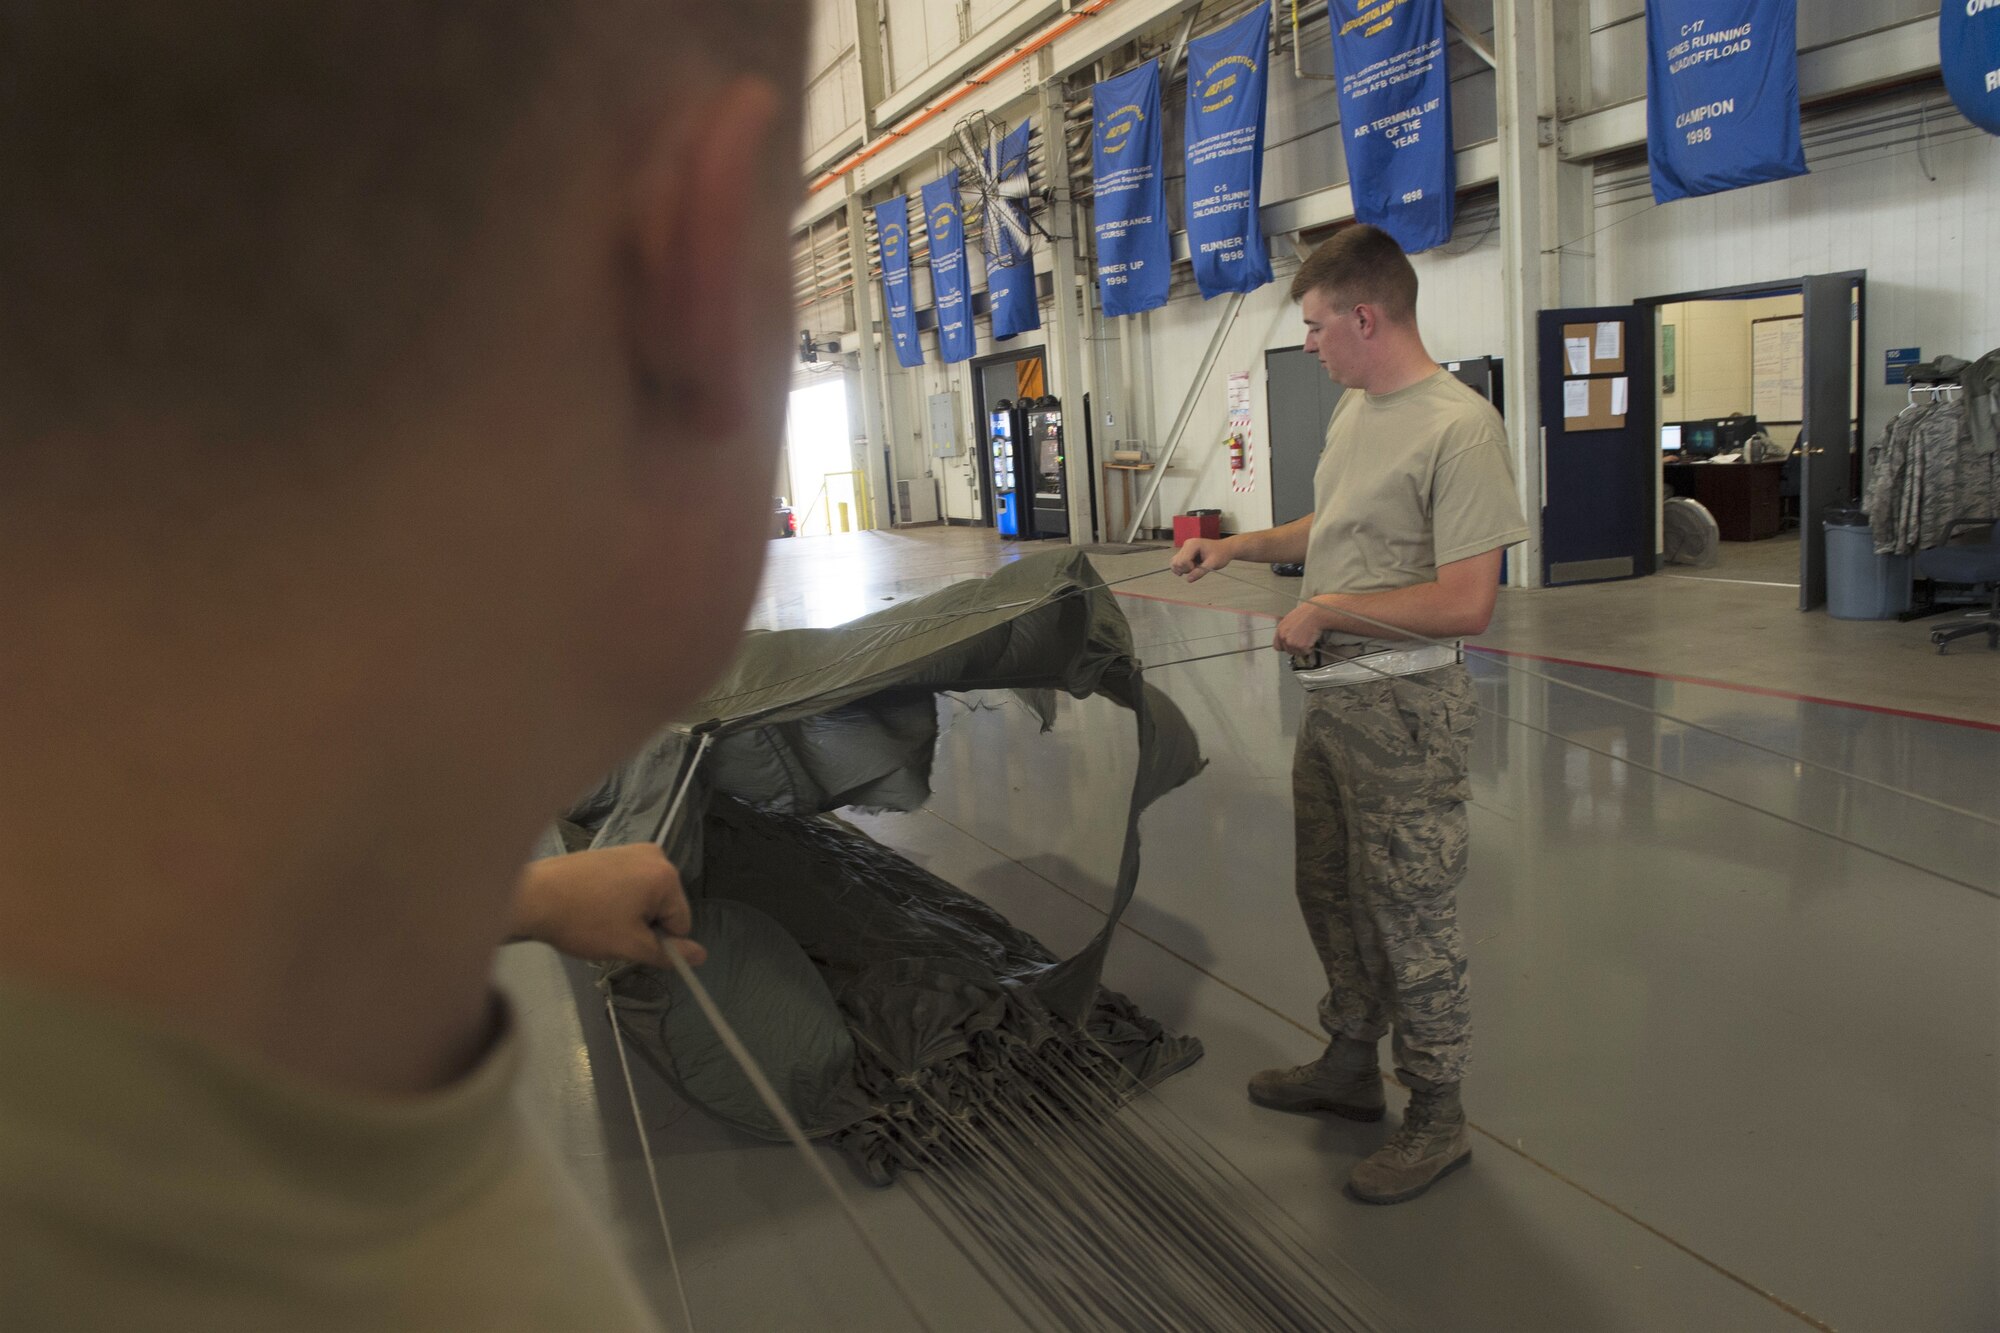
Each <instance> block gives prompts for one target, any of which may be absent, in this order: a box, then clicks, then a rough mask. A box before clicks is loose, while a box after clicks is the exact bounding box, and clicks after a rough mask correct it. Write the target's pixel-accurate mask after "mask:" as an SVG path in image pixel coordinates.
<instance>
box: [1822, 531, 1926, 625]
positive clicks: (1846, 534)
mask: <svg viewBox="0 0 2000 1333" xmlns="http://www.w3.org/2000/svg"><path fill="white" fill-rule="evenodd" d="M1909 609H1910V557H1909V556H1906V555H1877V554H1875V534H1874V533H1873V532H1872V531H1870V530H1869V527H1868V515H1867V513H1866V512H1865V511H1863V510H1860V509H1829V510H1827V511H1826V613H1827V614H1828V615H1830V616H1832V617H1833V618H1834V619H1836V620H1889V619H1892V618H1893V617H1895V616H1897V615H1900V614H1901V613H1902V612H1904V611H1907V610H1909Z"/></svg>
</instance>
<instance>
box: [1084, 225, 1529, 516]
mask: <svg viewBox="0 0 2000 1333" xmlns="http://www.w3.org/2000/svg"><path fill="white" fill-rule="evenodd" d="M1489 221H1490V211H1489V208H1488V207H1487V206H1479V207H1477V208H1476V209H1475V208H1474V207H1473V206H1471V205H1468V206H1467V209H1466V217H1465V218H1464V220H1462V221H1461V223H1460V226H1459V230H1458V233H1457V234H1456V235H1455V236H1454V237H1453V239H1452V242H1451V245H1450V246H1447V247H1443V248H1440V249H1437V250H1433V251H1431V252H1429V253H1427V254H1422V255H1418V256H1416V257H1415V258H1414V260H1413V261H1412V262H1413V263H1414V264H1415V266H1416V269H1417V282H1418V290H1417V324H1418V327H1419V328H1421V329H1422V330H1423V333H1424V339H1425V343H1426V345H1427V346H1428V347H1429V348H1430V350H1431V354H1432V355H1433V356H1435V357H1436V358H1437V359H1438V360H1440V361H1459V360H1469V359H1470V358H1472V357H1477V356H1498V355H1500V351H1501V343H1502V338H1503V330H1502V315H1501V299H1500V248H1499V246H1498V245H1497V244H1496V243H1495V240H1494V235H1493V232H1492V230H1491V228H1490V226H1489ZM1460 250H1462V251H1463V253H1457V251H1460ZM1272 259H1273V264H1272V267H1273V270H1274V272H1275V274H1276V278H1275V280H1274V281H1273V282H1271V283H1270V284H1269V285H1268V286H1265V287H1263V288H1260V289H1259V290H1258V291H1256V292H1254V293H1252V294H1251V295H1250V296H1249V298H1248V299H1247V300H1246V301H1245V302H1244V306H1243V311H1242V313H1241V314H1240V315H1239V316H1238V317H1237V321H1236V327H1235V328H1234V329H1233V330H1232V331H1231V334H1230V337H1229V339H1228V341H1227V342H1226V343H1224V345H1223V349H1222V353H1221V355H1220V356H1219V357H1218V359H1217V361H1216V363H1215V368H1214V370H1213V372H1212V373H1211V374H1210V376H1209V378H1208V381H1207V382H1206V383H1204V384H1202V385H1201V386H1200V389H1199V394H1200V396H1199V399H1198V402H1197V407H1196V413H1195V416H1194V417H1193V419H1192V420H1191V421H1190V423H1189V426H1188V430H1187V433H1186V436H1185V438H1184V439H1183V441H1182V443H1181V446H1180V448H1179V450H1177V451H1176V453H1175V456H1174V459H1173V464H1172V467H1171V470H1170V471H1169V472H1168V474H1167V477H1166V479H1165V480H1164V481H1163V482H1162V483H1161V486H1160V493H1159V499H1158V501H1157V502H1156V504H1155V506H1154V508H1153V509H1152V510H1151V511H1150V512H1149V516H1148V518H1147V526H1149V527H1162V528H1163V527H1167V526H1170V520H1171V516H1172V515H1174V514H1178V513H1185V512H1186V511H1188V510H1189V509H1220V510H1222V514H1223V528H1224V529H1225V530H1226V531H1232V532H1240V531H1248V530H1252V529H1255V528H1261V527H1267V526H1269V525H1270V522H1271V512H1272V510H1271V503H1272V501H1271V489H1270V475H1271V460H1270V441H1271V435H1270V421H1269V416H1270V411H1269V407H1270V405H1269V400H1268V398H1267V396H1266V391H1265V382H1264V353H1265V352H1266V351H1268V350H1272V349H1276V348H1280V347H1297V346H1299V345H1300V343H1301V342H1303V341H1304V337H1305V329H1304V327H1303V326H1302V325H1301V324H1300V323H1299V310H1298V307H1297V306H1296V305H1294V304H1293V303H1292V301H1291V299H1290V297H1289V295H1288V289H1289V287H1290V284H1291V278H1292V274H1293V273H1294V272H1296V271H1297V269H1298V263H1297V261H1296V260H1295V259H1293V258H1292V257H1291V256H1290V255H1288V254H1286V253H1283V252H1282V251H1281V252H1280V253H1278V254H1275V255H1273V256H1272ZM1185 286H1186V291H1185V292H1184V293H1181V294H1178V295H1176V296H1175V297H1174V299H1172V300H1170V301H1169V302H1168V303H1167V304H1166V305H1165V306H1164V307H1162V308H1161V309H1159V310H1156V311H1154V312H1153V313H1152V317H1151V333H1152V336H1151V338H1150V340H1148V342H1147V347H1148V350H1149V351H1150V354H1151V355H1150V359H1151V363H1152V366H1151V369H1152V381H1153V384H1154V386H1155V390H1154V394H1153V400H1152V415H1153V420H1154V421H1155V422H1156V423H1157V432H1156V436H1155V438H1153V439H1151V440H1149V441H1148V442H1149V443H1151V444H1153V445H1155V446H1156V449H1157V447H1158V446H1161V445H1164V444H1165V440H1164V438H1160V437H1164V435H1165V434H1166V432H1167V431H1168V430H1169V429H1170V428H1171V426H1172V424H1173V421H1174V417H1175V415H1176V414H1177V413H1178V412H1179V411H1180V407H1181V404H1182V402H1183V401H1184V399H1185V397H1186V395H1187V392H1188V387H1189V385H1190V383H1191V382H1192V380H1193V377H1194V374H1195V372H1196V371H1197V370H1198V369H1199V368H1200V365H1201V360H1202V355H1203V353H1204V352H1206V351H1207V349H1208V343H1209V338H1210V336H1211V334H1213V332H1214V331H1215V328H1216V321H1217V319H1218V318H1219V314H1220V307H1221V304H1222V302H1221V300H1220V299H1217V300H1215V301H1207V302H1204V301H1203V300H1202V299H1201V295H1200V293H1199V292H1197V291H1196V290H1195V289H1194V287H1193V284H1192V283H1187V284H1185ZM1177 290H1178V289H1177ZM1111 328H1112V331H1113V332H1115V329H1116V324H1115V323H1113V324H1112V326H1111ZM1237 370H1247V371H1249V372H1250V376H1251V380H1250V396H1251V411H1252V436H1253V446H1254V448H1255V449H1256V451H1257V478H1256V486H1255V489H1254V490H1253V491H1252V492H1251V493H1250V494H1247V495H1244V494H1238V493H1236V492H1235V491H1234V490H1233V489H1232V488H1231V485H1230V476H1229V461H1228V456H1227V445H1226V441H1225V439H1224V435H1223V432H1224V428H1225V426H1226V424H1227V421H1228V406H1227V399H1226V395H1227V391H1228V382H1229V374H1230V372H1231V371H1237ZM1120 433H1121V434H1124V433H1125V432H1124V431H1122V430H1121V432H1120Z"/></svg>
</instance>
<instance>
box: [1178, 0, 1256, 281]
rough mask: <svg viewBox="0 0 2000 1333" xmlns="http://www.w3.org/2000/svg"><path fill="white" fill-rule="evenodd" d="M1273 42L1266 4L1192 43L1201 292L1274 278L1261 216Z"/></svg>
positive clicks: (1192, 215) (1190, 140)
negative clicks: (1269, 55)
mask: <svg viewBox="0 0 2000 1333" xmlns="http://www.w3.org/2000/svg"><path fill="white" fill-rule="evenodd" d="M1270 45H1271V11H1270V10H1269V9H1267V8H1265V7H1264V6H1262V5H1259V6H1258V7H1257V8H1256V9H1255V10H1253V11H1251V12H1250V13H1249V14H1246V15H1245V16H1244V17H1243V18H1241V19H1239V20H1237V21H1236V22H1235V23H1232V24H1230V25H1229V26H1228V27H1226V28H1224V29H1223V30H1222V31H1221V32H1217V33H1212V34H1210V35H1209V36H1207V37H1203V38H1201V39H1200V40H1198V41H1192V42H1189V43H1188V48H1187V62H1188V64H1187V67H1188V105H1187V230H1188V253H1189V254H1190V255H1191V256H1192V257H1193V259H1194V280H1195V282H1196V283H1197V284H1199V285H1200V287H1201V294H1202V296H1203V297H1210V296H1215V295H1217V294H1218V293H1221V292H1253V291H1256V290H1257V289H1258V288H1259V287H1262V286H1263V285H1264V284H1265V283H1267V282H1269V281H1270V280H1271V256H1270V253H1269V251H1267V250H1266V249H1265V248H1264V226H1263V222H1262V221H1261V219H1260V218H1259V217H1258V215H1257V200H1258V196H1259V193H1260V191H1261V189H1262V185H1263V181H1264V85H1265V82H1266V80H1267V78H1268V77H1269V74H1268V71H1267V70H1266V69H1265V67H1264V57H1265V54H1266V52H1267V51H1268V50H1269V49H1270Z"/></svg>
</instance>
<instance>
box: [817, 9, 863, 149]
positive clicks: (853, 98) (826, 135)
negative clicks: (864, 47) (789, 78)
mask: <svg viewBox="0 0 2000 1333" xmlns="http://www.w3.org/2000/svg"><path fill="white" fill-rule="evenodd" d="M854 25H855V16H854V0H814V4H813V11H812V33H811V36H810V38H809V39H808V42H807V46H806V108H805V110H806V116H805V150H806V152H805V159H806V165H807V168H808V170H811V169H814V168H817V167H821V166H824V165H825V164H826V162H827V161H828V160H829V159H831V158H834V157H837V156H839V155H840V154H841V153H842V152H844V151H846V150H847V149H849V148H851V147H853V146H854V145H856V144H858V143H859V142H860V141H861V127H862V111H863V101H864V99H863V97H862V90H861V57H860V53H859V52H858V50H857V49H856V44H855V36H856V34H855V26H854Z"/></svg>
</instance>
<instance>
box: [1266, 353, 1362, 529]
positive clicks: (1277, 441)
mask: <svg viewBox="0 0 2000 1333" xmlns="http://www.w3.org/2000/svg"><path fill="white" fill-rule="evenodd" d="M1344 392H1346V391H1345V390H1344V389H1343V388H1341V386H1340V385H1338V384H1335V383H1334V382H1333V381H1332V380H1330V379H1328V378H1327V377H1326V370H1325V368H1324V367H1322V366H1321V365H1320V363H1319V359H1318V358H1317V357H1315V356H1313V355H1312V354H1311V353H1309V352H1307V351H1306V350H1305V349H1304V348H1303V347H1283V348H1279V349H1278V350H1277V351H1274V352H1266V353H1264V393H1265V397H1266V399H1267V400H1268V406H1269V408H1270V419H1271V522H1272V523H1273V524H1274V525H1276V524H1283V523H1290V522H1291V521H1292V520H1293V519H1297V518H1304V517H1305V516H1306V515H1307V514H1310V513H1311V512H1312V511H1313V473H1314V472H1315V471H1316V470H1318V468H1319V456H1320V452H1321V451H1322V450H1323V449H1325V448H1326V423H1327V422H1329V421H1331V420H1333V405H1334V404H1335V403H1337V402H1339V401H1340V395H1341V394H1342V393H1344Z"/></svg>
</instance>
